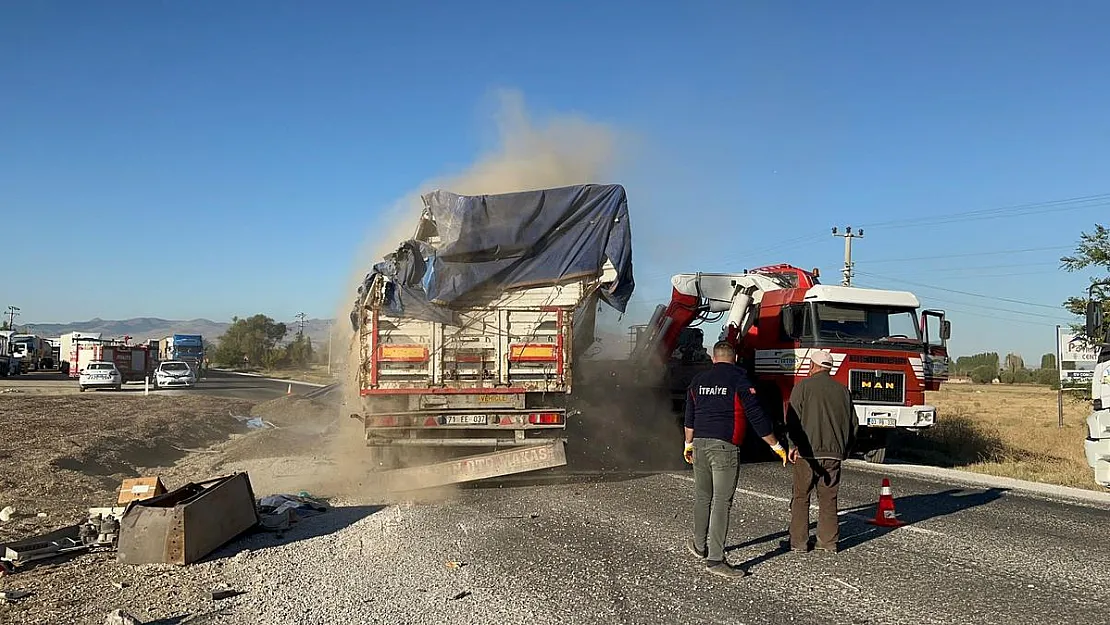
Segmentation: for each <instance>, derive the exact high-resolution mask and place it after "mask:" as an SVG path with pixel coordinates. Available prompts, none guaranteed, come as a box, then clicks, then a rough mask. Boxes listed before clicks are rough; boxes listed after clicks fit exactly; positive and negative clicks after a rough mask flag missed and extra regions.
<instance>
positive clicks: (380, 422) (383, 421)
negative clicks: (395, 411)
mask: <svg viewBox="0 0 1110 625" xmlns="http://www.w3.org/2000/svg"><path fill="white" fill-rule="evenodd" d="M365 423H366V425H367V426H369V427H376V428H389V427H396V426H398V425H400V423H399V420H398V419H397V417H394V416H392V415H386V416H382V417H366V421H365Z"/></svg>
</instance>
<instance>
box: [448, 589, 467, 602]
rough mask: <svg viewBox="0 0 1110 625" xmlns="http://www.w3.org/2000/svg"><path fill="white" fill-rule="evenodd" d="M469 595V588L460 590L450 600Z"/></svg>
mask: <svg viewBox="0 0 1110 625" xmlns="http://www.w3.org/2000/svg"><path fill="white" fill-rule="evenodd" d="M469 596H470V591H469V590H464V591H462V592H460V593H459V594H457V595H455V596H454V597H451V600H452V601H457V600H459V599H464V598H466V597H469Z"/></svg>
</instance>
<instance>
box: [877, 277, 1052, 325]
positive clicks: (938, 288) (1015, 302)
mask: <svg viewBox="0 0 1110 625" xmlns="http://www.w3.org/2000/svg"><path fill="white" fill-rule="evenodd" d="M859 273H860V275H861V276H871V277H872V278H879V279H880V280H891V281H894V282H902V283H905V284H912V285H914V286H919V287H921V288H925V289H932V290H935V291H945V292H947V293H956V294H959V295H967V296H969V297H978V298H982V299H989V300H994V301H999V302H1009V303H1011V304H1021V305H1023V306H1035V307H1037V308H1048V309H1049V310H1061V308H1062V307H1060V306H1049V305H1048V304H1037V303H1034V302H1026V301H1023V300H1019V299H1009V298H1006V297H997V296H994V295H983V294H982V293H972V292H971V291H960V290H958V289H946V288H944V287H940V286H933V285H931V284H924V283H921V282H914V281H912V280H906V279H903V278H892V277H890V276H881V275H878V274H874V273H868V272H865V271H861V272H859ZM984 308H986V306H984ZM1003 310H1007V309H1003ZM1014 312H1017V311H1014ZM1024 314H1033V313H1024Z"/></svg>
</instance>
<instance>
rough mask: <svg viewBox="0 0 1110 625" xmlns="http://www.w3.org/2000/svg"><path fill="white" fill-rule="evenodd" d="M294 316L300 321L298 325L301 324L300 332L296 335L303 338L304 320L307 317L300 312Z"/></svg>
mask: <svg viewBox="0 0 1110 625" xmlns="http://www.w3.org/2000/svg"><path fill="white" fill-rule="evenodd" d="M294 316H295V317H296V318H297V319H300V323H301V329H300V331H298V332H297V334H300V335H301V336H304V318H305V317H307V316H308V315H306V314H304V313H303V312H300V313H297V314H296V315H294Z"/></svg>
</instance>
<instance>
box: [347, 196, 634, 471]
mask: <svg viewBox="0 0 1110 625" xmlns="http://www.w3.org/2000/svg"><path fill="white" fill-rule="evenodd" d="M421 199H422V200H423V204H424V208H423V211H422V213H421V215H420V218H419V220H418V223H417V224H416V232H415V234H414V236H413V237H412V238H411V239H409V240H406V241H403V242H401V243H400V245H399V247H398V248H397V250H396V251H395V252H393V253H391V254H389V255H388V256H386V257H385V259H384V261H382V262H380V263H378V264H376V265H374V267H373V268H372V270H371V271H370V273H368V274H367V276H366V277H365V279H364V280H363V282H362V284H361V285H360V286H359V288H358V296H357V298H356V300H355V305H354V308H353V310H352V311H351V324H352V327H353V330H354V332H355V340H356V341H357V342H358V349H359V358H358V360H359V365H360V366H359V367H357V381H358V388H359V395H360V399H359V401H360V406H359V410H358V412H356V413H354V414H351V417H353V418H355V419H358V420H360V421H361V422H362V423H363V426H364V428H363V429H364V431H365V438H366V444H367V445H368V446H370V447H371V448H373V449H374V450H375V451H376V453H377V456H378V458H379V462H380V464H382V465H384V466H383V468H384V469H386V471H385V472H384V473H383V474H379V475H380V476H382V477H383V479H388V478H397V479H402V480H404V482H405V483H406V484H409V485H414V486H419V487H425V486H431V485H441V484H450V483H456V482H466V481H471V480H479V479H485V478H490V477H496V476H501V475H508V474H513V473H521V472H526V471H534V470H538V469H544V468H550V467H556V466H561V465H565V464H566V450H565V445H566V434H565V432H566V427H567V420H568V419H571V418H573V417H574V415H575V414H576V408H575V386H576V384H577V383H578V380H579V377H578V374H577V367H576V364H577V362H578V360H579V358H580V357H581V356H582V355H583V354H584V353H585V352H586V350H587V349H588V348H590V347H591V345H593V343H594V325H595V320H596V314H597V312H598V308H599V305H600V304H601V303H605V304H607V305H609V306H611V307H612V308H614V309H616V310H617V311H620V312H622V313H623V312H624V310H625V307H626V306H627V304H628V301H629V298H630V297H631V296H632V292H633V289H634V286H635V284H634V280H633V276H632V233H631V227H630V223H629V216H628V204H627V198H626V196H625V190H624V188H623V187H622V186H621V185H616V184H605V185H602V184H585V185H577V186H569V187H561V188H552V189H542V190H533V191H521V192H515V193H505V194H496V195H472V196H466V195H457V194H454V193H450V192H447V191H442V190H437V191H433V192H430V193H427V194H425V195H423V196H422V198H421Z"/></svg>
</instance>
